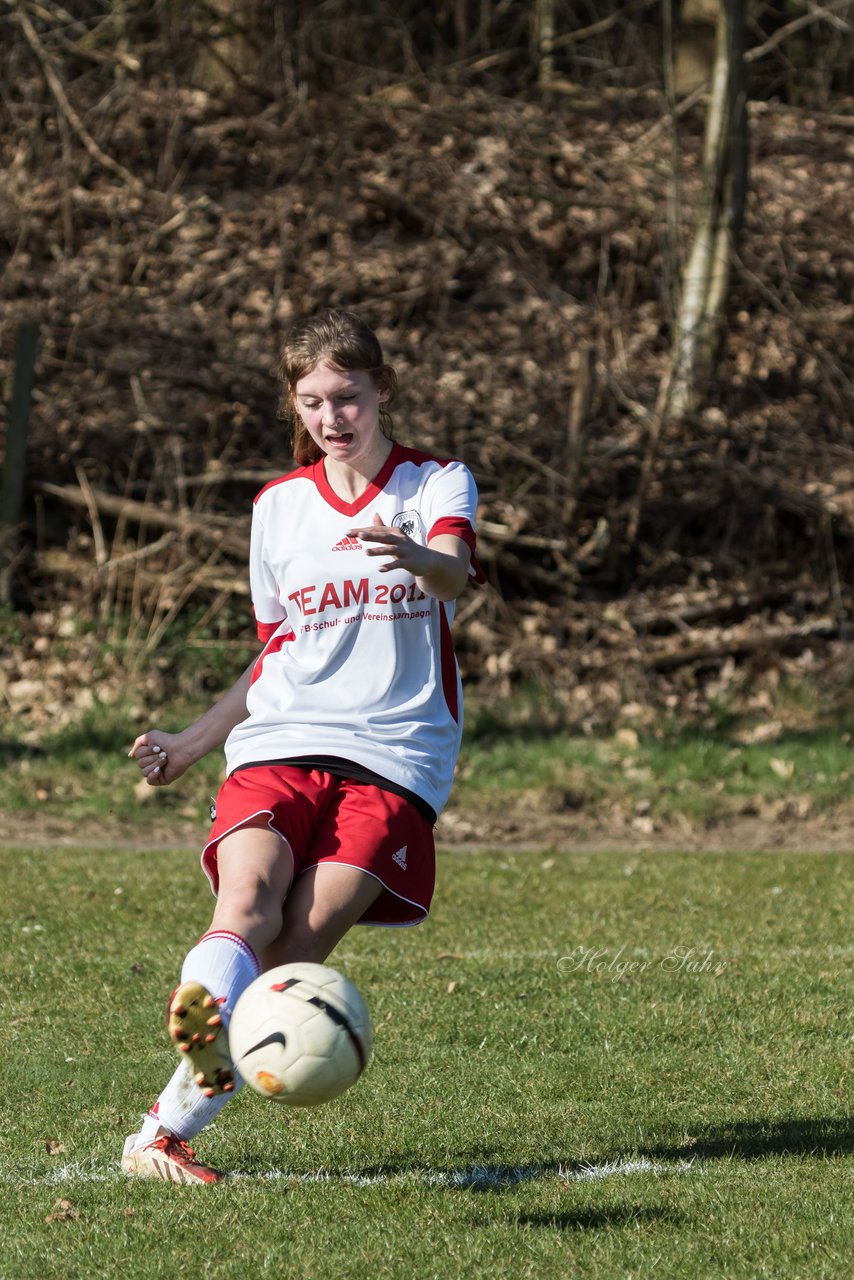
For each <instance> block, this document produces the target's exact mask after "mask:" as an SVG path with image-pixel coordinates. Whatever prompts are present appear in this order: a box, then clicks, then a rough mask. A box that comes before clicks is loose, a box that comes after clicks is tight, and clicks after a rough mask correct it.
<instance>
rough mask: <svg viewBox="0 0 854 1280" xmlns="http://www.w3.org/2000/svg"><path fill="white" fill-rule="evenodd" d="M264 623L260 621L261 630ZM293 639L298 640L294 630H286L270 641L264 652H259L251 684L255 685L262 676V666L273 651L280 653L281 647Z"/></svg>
mask: <svg viewBox="0 0 854 1280" xmlns="http://www.w3.org/2000/svg"><path fill="white" fill-rule="evenodd" d="M263 625H264V624H263V623H259V630H260V628H261V627H262V626H263ZM292 640H296V636H295V634H294V632H293V631H286V632H285V633H284V635H281V636H275V637H274V638H273V639H271V640H269V641H268V643H267V644H266V645H265V647H264V649H263V651H262V653H260V654H259V656H258V661H257V662H256V663H255V666H254V667H253V668H252V679H251V680H250V681H249V683H250V685H253V684H254V683H255V681H256V680H257V679H258V677H259V676H260V674H261V668H262V667H263V665H264V659H265V658H267V657H269V656H270V654H271V653H278V652H279V650H280V649H283V648H284V647H285V645H286V644H290V642H291V641H292Z"/></svg>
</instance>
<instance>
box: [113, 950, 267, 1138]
mask: <svg viewBox="0 0 854 1280" xmlns="http://www.w3.org/2000/svg"><path fill="white" fill-rule="evenodd" d="M260 972H261V966H260V965H259V963H258V958H257V956H256V955H255V952H254V951H253V950H252V948H251V947H250V946H249V943H248V942H246V941H244V939H243V938H241V937H239V935H238V934H236V933H227V932H226V931H225V930H222V929H215V930H211V932H210V933H206V934H205V935H204V937H203V938H200V939H199V941H198V942H197V943H196V945H195V946H194V947H193V949H192V950H191V951H190V952H189V953H188V954H187V958H186V959H185V961H184V964H183V966H182V968H181V981H182V982H200V983H201V984H202V985H203V986H205V987H207V989H208V991H209V992H210V993H211V995H212V996H213V997H214V999H215V1000H217V1001H219V1000H222V1002H223V1003H222V1004H221V1005H220V1013H221V1014H222V1020H223V1022H224V1023H225V1025H226V1026H228V1024H229V1022H230V1021H231V1014H232V1010H233V1009H234V1006H235V1004H236V1003H237V999H238V997H239V996H240V995H241V994H242V992H243V991H245V990H246V988H247V987H248V986H249V984H250V982H254V980H255V979H256V978H257V977H258V975H259V973H260ZM242 1084H243V1081H242V1080H241V1078H240V1075H239V1073H238V1072H235V1074H234V1089H233V1090H232V1092H231V1093H219V1094H215V1095H214V1097H212V1098H208V1097H206V1096H205V1094H204V1093H203V1092H202V1090H201V1089H200V1088H199V1086H198V1085H197V1084H196V1082H195V1081H194V1080H193V1078H192V1075H191V1074H190V1065H189V1063H188V1062H181V1063H179V1065H178V1068H177V1070H176V1071H175V1073H174V1074H173V1076H172V1079H171V1080H170V1081H169V1083H168V1084H167V1086H166V1088H165V1089H164V1090H163V1092H162V1093H161V1094H160V1097H159V1098H158V1099H157V1101H156V1102H155V1104H154V1106H153V1107H152V1108H151V1110H150V1111H149V1112H148V1114H147V1115H146V1116H145V1117H144V1119H143V1122H142V1128H141V1129H140V1131H139V1134H138V1136H137V1142H136V1143H135V1144H134V1145H135V1146H144V1145H145V1144H146V1143H148V1142H153V1141H154V1139H155V1138H156V1137H157V1131H158V1129H160V1128H163V1129H165V1130H166V1131H167V1133H171V1134H172V1135H173V1136H174V1137H176V1138H182V1139H184V1141H187V1140H189V1139H190V1138H194V1137H195V1136H196V1134H197V1133H200V1132H201V1130H202V1129H204V1127H205V1125H208V1124H210V1122H211V1121H212V1120H213V1119H215V1117H216V1116H218V1115H219V1113H220V1111H221V1110H222V1108H223V1107H224V1106H225V1104H226V1103H227V1102H228V1100H229V1098H233V1097H234V1095H235V1094H236V1093H237V1091H238V1089H240V1088H241V1086H242Z"/></svg>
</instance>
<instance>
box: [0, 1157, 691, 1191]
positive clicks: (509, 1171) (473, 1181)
mask: <svg viewBox="0 0 854 1280" xmlns="http://www.w3.org/2000/svg"><path fill="white" fill-rule="evenodd" d="M692 1171H695V1170H694V1162H693V1161H691V1160H679V1161H675V1160H671V1161H662V1162H658V1161H656V1162H654V1161H652V1160H647V1159H645V1158H644V1157H641V1158H640V1159H635V1160H624V1159H623V1158H618V1159H616V1160H606V1161H604V1162H603V1163H602V1164H565V1165H564V1164H525V1165H487V1164H473V1165H469V1166H467V1167H466V1168H464V1169H456V1170H452V1171H450V1172H449V1171H447V1170H435V1171H431V1170H430V1169H414V1170H405V1171H403V1172H401V1173H371V1174H367V1173H357V1172H352V1173H351V1172H349V1171H347V1170H342V1171H340V1172H339V1171H330V1170H325V1169H318V1170H317V1171H316V1172H312V1173H291V1172H289V1171H288V1170H287V1169H268V1170H265V1171H264V1172H261V1173H230V1174H228V1176H227V1181H229V1182H273V1183H287V1184H289V1185H291V1186H299V1185H300V1184H301V1183H305V1184H309V1183H330V1184H334V1183H339V1184H341V1185H347V1186H356V1187H372V1186H395V1185H398V1186H406V1185H410V1186H412V1185H422V1186H428V1187H448V1188H450V1189H451V1190H463V1191H465V1190H469V1191H485V1190H500V1189H502V1188H506V1187H514V1186H518V1185H519V1183H522V1182H534V1181H538V1180H541V1179H542V1180H551V1179H555V1180H557V1181H558V1182H600V1181H602V1180H604V1179H607V1178H626V1177H631V1176H632V1175H636V1174H652V1175H654V1176H655V1177H662V1176H666V1175H671V1174H686V1173H689V1172H692ZM123 1181H125V1175H124V1174H123V1173H122V1172H121V1170H120V1168H119V1166H118V1161H117V1162H116V1164H115V1165H104V1164H101V1163H96V1162H94V1161H92V1162H90V1163H88V1164H83V1163H75V1162H69V1163H65V1164H57V1165H55V1166H54V1167H52V1168H50V1169H47V1170H45V1171H44V1172H40V1173H36V1174H29V1175H28V1174H26V1173H24V1172H23V1171H22V1172H21V1173H16V1172H15V1171H14V1170H13V1169H0V1185H4V1184H5V1185H7V1186H19V1187H20V1186H28V1187H59V1186H68V1185H69V1184H82V1183H91V1182H105V1183H107V1182H123Z"/></svg>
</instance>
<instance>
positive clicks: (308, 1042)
mask: <svg viewBox="0 0 854 1280" xmlns="http://www.w3.org/2000/svg"><path fill="white" fill-rule="evenodd" d="M373 1039H374V1036H373V1030H372V1028H371V1016H370V1014H369V1013H368V1007H367V1005H366V1004H365V1002H364V1000H363V999H362V997H361V995H360V994H359V992H358V991H357V990H356V988H355V987H354V986H353V984H352V982H350V981H349V979H347V978H345V977H344V976H343V974H340V973H338V972H337V971H336V970H335V969H329V968H327V966H326V965H322V964H283V965H280V966H279V967H278V968H277V969H271V970H270V971H269V972H268V973H262V975H261V977H260V978H256V979H255V981H254V982H253V983H251V985H250V986H248V987H247V988H246V990H245V991H244V992H243V994H242V995H241V997H240V999H239V1000H238V1001H237V1004H236V1005H235V1006H234V1012H233V1013H232V1015H231V1024H230V1026H229V1029H228V1043H229V1048H230V1050H231V1057H232V1060H233V1062H234V1065H235V1067H236V1068H237V1070H238V1071H239V1072H240V1074H241V1076H242V1077H243V1079H244V1080H245V1081H246V1083H247V1084H248V1085H250V1086H251V1088H253V1089H254V1090H255V1092H256V1093H260V1094H261V1095H262V1096H263V1097H265V1098H272V1099H273V1100H274V1101H276V1102H283V1103H285V1105H286V1106H289V1107H314V1106H317V1104H318V1103H320V1102H329V1100H330V1099H331V1098H337V1096H338V1094H339V1093H343V1092H344V1090H345V1089H349V1087H350V1085H351V1084H355V1083H356V1081H357V1080H358V1078H359V1076H360V1075H361V1074H362V1072H363V1071H364V1069H365V1067H366V1066H367V1063H368V1058H369V1057H370V1054H371V1046H372V1044H373Z"/></svg>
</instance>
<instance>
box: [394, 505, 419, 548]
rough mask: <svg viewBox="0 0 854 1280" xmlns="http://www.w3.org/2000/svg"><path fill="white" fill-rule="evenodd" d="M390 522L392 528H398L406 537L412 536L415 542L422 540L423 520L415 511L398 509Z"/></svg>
mask: <svg viewBox="0 0 854 1280" xmlns="http://www.w3.org/2000/svg"><path fill="white" fill-rule="evenodd" d="M391 523H392V528H394V529H400V530H401V531H402V532H403V533H405V534H406V536H407V538H413V539H414V540H415V541H416V542H423V541H424V521H423V520H422V519H421V517H420V515H419V514H418V512H417V511H398V513H397V515H396V516H395V517H394V518H393V519H392V522H391Z"/></svg>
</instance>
